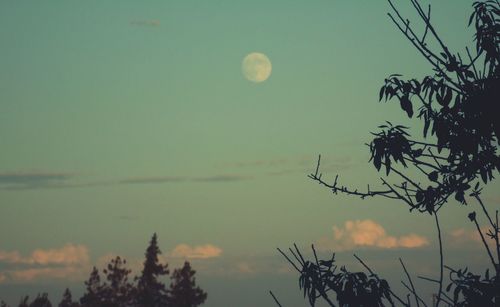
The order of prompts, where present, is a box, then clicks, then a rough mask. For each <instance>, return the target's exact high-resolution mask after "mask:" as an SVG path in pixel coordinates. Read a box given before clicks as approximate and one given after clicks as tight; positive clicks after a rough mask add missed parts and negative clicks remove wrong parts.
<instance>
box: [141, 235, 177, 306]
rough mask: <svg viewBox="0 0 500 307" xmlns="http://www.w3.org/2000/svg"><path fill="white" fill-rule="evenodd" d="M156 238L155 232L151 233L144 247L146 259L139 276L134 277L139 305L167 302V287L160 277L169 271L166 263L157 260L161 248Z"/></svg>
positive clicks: (165, 303)
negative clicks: (147, 244) (145, 247)
mask: <svg viewBox="0 0 500 307" xmlns="http://www.w3.org/2000/svg"><path fill="white" fill-rule="evenodd" d="M157 239H158V238H157V236H156V233H155V234H153V237H152V238H151V241H150V243H149V246H148V248H147V249H146V253H145V256H146V260H144V268H143V270H142V273H141V276H139V277H137V278H136V280H137V290H136V291H137V293H136V302H137V304H138V305H139V306H150V307H157V306H158V307H159V306H165V305H167V303H168V296H167V289H166V287H165V284H164V283H162V282H161V281H160V278H161V277H162V276H164V275H168V274H169V273H170V272H169V270H168V265H167V264H161V263H160V262H159V259H158V256H159V255H161V250H160V248H159V247H158V240H157Z"/></svg>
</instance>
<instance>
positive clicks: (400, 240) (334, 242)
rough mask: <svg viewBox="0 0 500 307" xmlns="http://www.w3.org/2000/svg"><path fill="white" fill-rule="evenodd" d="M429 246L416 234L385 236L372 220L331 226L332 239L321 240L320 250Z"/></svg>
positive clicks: (382, 229)
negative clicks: (342, 225)
mask: <svg viewBox="0 0 500 307" xmlns="http://www.w3.org/2000/svg"><path fill="white" fill-rule="evenodd" d="M428 244H429V240H428V239H427V238H425V237H423V236H419V235H417V234H409V235H404V236H400V237H396V236H392V235H389V234H387V232H386V231H385V229H384V227H382V225H380V224H378V223H376V222H374V221H372V220H354V221H346V222H345V224H344V227H337V226H333V238H332V237H328V238H326V237H325V238H321V239H320V240H319V241H318V242H317V246H318V248H319V249H320V250H335V251H346V250H352V249H354V248H359V247H372V248H382V249H389V248H417V247H422V246H425V245H428Z"/></svg>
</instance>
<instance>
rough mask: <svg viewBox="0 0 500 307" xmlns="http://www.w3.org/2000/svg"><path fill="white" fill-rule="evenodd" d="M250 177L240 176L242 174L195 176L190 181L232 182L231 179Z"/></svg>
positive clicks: (239, 179) (240, 179)
mask: <svg viewBox="0 0 500 307" xmlns="http://www.w3.org/2000/svg"><path fill="white" fill-rule="evenodd" d="M251 178H252V177H249V176H242V175H215V176H208V177H195V178H192V179H191V180H192V181H201V182H232V181H242V180H248V179H251Z"/></svg>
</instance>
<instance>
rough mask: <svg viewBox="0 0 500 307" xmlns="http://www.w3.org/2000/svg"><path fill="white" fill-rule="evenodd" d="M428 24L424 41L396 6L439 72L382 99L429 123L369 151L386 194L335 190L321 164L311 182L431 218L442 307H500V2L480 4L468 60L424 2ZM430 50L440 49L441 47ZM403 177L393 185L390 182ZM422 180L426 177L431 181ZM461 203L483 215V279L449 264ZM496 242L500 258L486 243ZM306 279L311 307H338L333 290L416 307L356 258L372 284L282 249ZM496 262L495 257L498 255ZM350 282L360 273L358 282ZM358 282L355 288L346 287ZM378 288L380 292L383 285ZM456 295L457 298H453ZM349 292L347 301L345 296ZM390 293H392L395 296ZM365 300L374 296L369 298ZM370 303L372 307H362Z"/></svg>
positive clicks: (394, 134)
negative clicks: (454, 212)
mask: <svg viewBox="0 0 500 307" xmlns="http://www.w3.org/2000/svg"><path fill="white" fill-rule="evenodd" d="M409 2H410V4H411V5H412V7H413V8H414V9H415V11H416V12H417V15H418V17H419V18H420V19H421V21H422V22H423V25H424V28H423V30H422V33H417V31H416V30H415V29H414V27H413V26H412V25H411V24H410V21H409V20H408V19H406V18H404V17H403V16H402V15H401V13H400V11H399V10H398V8H397V7H396V6H395V5H394V3H393V1H392V0H388V3H389V5H390V8H391V13H389V14H388V15H389V18H390V19H391V20H392V21H393V22H394V24H395V25H396V27H397V28H398V29H399V30H400V31H401V33H402V34H403V35H404V36H405V37H406V38H407V39H408V40H409V41H410V43H411V44H412V45H413V46H414V47H415V49H417V50H418V52H419V53H420V54H421V55H422V56H423V57H424V58H425V59H426V60H427V61H428V63H429V64H430V65H431V67H432V74H431V75H428V76H426V77H424V78H423V79H421V80H417V79H404V78H403V77H402V76H401V75H398V74H394V75H391V76H389V77H388V78H387V79H385V81H384V85H383V86H382V87H381V89H380V93H379V100H380V101H393V100H396V101H398V102H399V104H400V106H401V109H402V110H403V111H404V112H405V114H406V116H408V117H409V118H411V117H413V116H414V115H415V114H416V117H417V118H418V119H420V120H421V121H423V131H422V137H420V138H419V137H417V138H412V137H411V135H410V133H409V130H408V129H409V128H408V127H405V126H402V125H393V124H392V123H390V122H386V123H385V124H383V125H381V126H379V128H380V129H381V131H380V132H377V133H373V135H374V139H373V140H372V142H371V143H370V144H369V149H370V153H371V159H370V161H371V162H372V163H373V165H374V167H375V168H376V169H377V171H380V170H381V169H383V170H384V173H385V176H384V177H381V178H380V184H381V187H380V188H377V189H371V188H370V186H368V190H366V191H359V190H358V189H355V188H350V187H346V186H343V185H341V184H340V183H339V182H338V176H337V177H335V180H334V181H333V183H330V182H327V181H325V180H323V178H322V174H321V173H320V163H321V157H320V158H319V159H318V164H317V167H316V171H315V172H314V173H313V174H311V175H309V177H310V178H311V179H313V180H314V181H316V182H318V183H319V184H321V185H323V186H325V187H327V188H328V189H330V190H331V191H332V192H333V193H334V194H338V193H343V194H347V195H352V196H358V197H361V198H363V199H364V198H367V197H384V198H388V199H396V200H400V201H402V202H403V203H405V204H406V205H407V206H408V207H409V210H410V211H419V212H425V213H428V214H430V215H431V216H432V217H433V218H434V221H435V224H436V229H437V237H438V242H439V251H440V259H439V263H440V274H439V279H438V280H434V279H429V278H424V279H427V280H430V281H432V282H435V283H436V284H437V287H438V289H437V302H436V306H439V305H440V303H444V304H448V305H452V306H500V244H499V234H500V228H499V222H498V211H496V213H495V214H494V215H493V214H491V213H490V212H489V210H488V209H487V207H486V205H485V204H484V202H483V200H482V198H481V192H482V188H483V186H485V185H487V184H488V183H490V182H491V181H492V180H493V178H494V176H493V175H494V173H495V172H500V156H499V153H498V145H499V144H500V101H499V97H500V68H499V63H500V4H499V2H498V1H497V0H486V1H476V2H474V3H473V13H472V14H471V16H470V19H469V26H470V25H473V26H474V28H475V35H474V40H475V52H474V55H473V53H472V52H471V51H470V50H469V48H467V47H466V48H465V52H466V56H462V55H461V54H460V53H453V52H452V51H450V49H449V48H448V47H447V45H446V44H445V43H444V42H443V39H442V38H441V37H440V36H439V35H438V33H437V31H436V29H435V28H434V26H433V25H432V23H431V7H430V5H429V6H428V7H427V8H426V9H425V10H424V8H423V7H422V5H421V4H420V1H419V0H409ZM430 46H437V47H436V48H435V50H434V49H432V48H431V47H430ZM389 177H390V178H396V179H393V180H390V178H389ZM422 178H423V179H422ZM453 199H454V200H456V201H457V202H459V203H460V204H462V205H467V204H468V202H470V200H473V201H475V202H476V203H477V208H478V211H479V212H480V213H481V214H482V215H483V217H482V218H483V219H484V220H486V224H487V228H488V230H487V231H486V232H484V231H483V230H482V229H483V228H481V227H480V225H479V220H478V216H477V215H476V212H475V211H473V212H471V213H470V214H469V216H468V217H469V219H470V221H471V222H473V223H474V225H475V226H476V229H477V231H478V233H479V234H480V237H481V239H482V242H483V245H484V249H485V250H486V253H487V255H488V257H489V259H490V262H491V266H492V268H493V273H492V274H490V272H489V271H486V272H485V274H484V276H481V275H478V274H474V273H472V272H470V271H468V270H467V269H465V270H455V269H453V268H449V267H447V266H445V265H444V256H443V246H442V237H441V228H440V223H439V213H440V209H441V208H442V207H443V206H444V205H445V204H446V203H448V202H450V201H452V200H453ZM488 240H491V241H492V242H493V245H494V248H493V251H492V249H491V248H490V247H489V245H488V244H487V241H488ZM279 251H280V252H281V253H282V254H283V255H284V256H285V257H286V259H287V260H288V261H289V262H290V263H291V264H292V265H293V266H294V268H295V269H296V270H297V271H298V272H299V273H300V280H299V281H300V287H301V288H302V289H303V290H304V296H307V297H308V298H309V302H310V303H311V305H314V303H315V300H316V299H318V298H320V297H321V298H323V299H324V300H325V301H326V302H327V303H328V304H329V305H330V306H335V305H334V302H333V301H332V300H331V298H329V297H328V292H330V291H332V292H334V293H335V295H336V299H337V301H338V303H339V305H340V306H343V305H344V304H347V305H349V306H360V304H362V306H380V305H379V304H380V303H381V302H382V300H385V302H386V304H390V305H394V302H393V301H392V299H391V298H394V300H395V301H397V302H398V303H400V304H402V305H404V306H410V305H411V303H410V301H409V300H403V299H401V298H400V297H398V296H397V295H396V294H394V293H393V292H392V291H391V290H390V288H389V286H388V285H387V284H386V283H385V282H384V280H382V279H379V277H378V276H377V275H376V274H375V273H374V272H373V271H372V270H371V269H370V267H368V266H367V265H366V264H365V263H364V262H363V261H362V260H361V259H359V258H358V257H357V256H356V258H357V259H358V260H359V261H360V262H361V264H362V265H363V266H364V267H365V268H366V269H367V270H368V272H369V276H370V278H371V279H370V278H368V277H367V276H366V275H362V274H363V273H349V272H348V271H346V270H343V269H341V272H340V273H335V272H336V269H337V267H336V266H335V265H334V264H333V263H334V258H332V259H331V260H330V262H325V261H323V260H318V259H317V256H316V252H315V250H314V247H313V253H314V257H315V259H314V260H313V261H306V260H305V259H304V258H303V257H302V254H301V252H300V251H299V249H298V248H297V247H296V246H295V249H294V250H293V249H289V251H290V253H291V255H292V256H293V257H288V255H286V254H285V253H284V252H283V251H282V250H279ZM494 254H496V255H494ZM401 265H402V267H403V270H404V272H405V274H406V277H407V279H408V284H406V283H404V282H403V285H404V286H405V287H406V288H407V290H408V291H409V293H410V294H411V295H412V296H413V297H414V301H415V304H416V305H417V306H419V305H420V304H423V305H425V302H424V301H423V300H422V299H421V298H420V297H419V295H418V294H417V292H416V290H415V287H414V285H413V282H412V279H411V277H410V274H409V273H408V271H407V270H406V267H405V266H404V264H403V262H402V261H401ZM445 268H446V269H448V270H449V273H450V283H449V285H448V286H447V287H446V289H443V288H444V287H443V286H444V269H445ZM349 274H351V275H349ZM344 275H347V276H349V278H351V279H349V283H347V282H345V283H341V284H342V285H343V286H342V287H339V286H338V283H337V282H338V281H339V279H340V280H342V278H344ZM375 285H377V286H378V287H375ZM451 290H453V291H452V292H453V294H450V295H447V294H446V293H445V292H449V291H451ZM346 294H348V297H347V299H346V298H345V295H346ZM388 294H389V295H388ZM366 295H370V296H373V297H372V298H370V299H367V300H364V298H366V297H367V296H366ZM360 302H363V303H360Z"/></svg>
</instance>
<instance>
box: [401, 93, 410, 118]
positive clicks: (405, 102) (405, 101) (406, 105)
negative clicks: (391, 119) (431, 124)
mask: <svg viewBox="0 0 500 307" xmlns="http://www.w3.org/2000/svg"><path fill="white" fill-rule="evenodd" d="M399 102H400V104H401V109H403V110H404V111H405V112H406V114H407V115H408V117H410V118H411V117H412V116H413V105H412V104H411V101H410V99H409V98H408V96H403V97H401V99H400V100H399Z"/></svg>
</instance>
